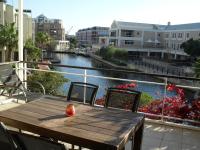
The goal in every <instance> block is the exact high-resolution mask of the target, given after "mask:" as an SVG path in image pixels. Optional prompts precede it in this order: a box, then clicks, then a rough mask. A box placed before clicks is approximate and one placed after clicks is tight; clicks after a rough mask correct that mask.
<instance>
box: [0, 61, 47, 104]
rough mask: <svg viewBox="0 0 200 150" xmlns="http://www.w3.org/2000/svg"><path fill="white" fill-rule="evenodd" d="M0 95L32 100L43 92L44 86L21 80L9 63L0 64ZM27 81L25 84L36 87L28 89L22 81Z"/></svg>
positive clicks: (35, 82) (26, 100)
mask: <svg viewBox="0 0 200 150" xmlns="http://www.w3.org/2000/svg"><path fill="white" fill-rule="evenodd" d="M0 70H1V71H0V95H4V96H8V97H10V98H16V99H17V102H18V99H21V100H25V102H28V101H32V100H35V99H38V98H40V97H41V96H42V95H44V94H45V89H44V86H43V85H42V84H41V83H39V82H37V81H34V82H31V83H29V82H27V81H21V80H20V78H19V77H18V75H17V74H16V71H15V69H13V67H12V66H11V65H9V64H3V65H0ZM25 82H27V86H28V87H29V86H31V87H33V85H34V87H37V88H34V90H33V88H32V90H29V89H28V88H25V86H24V83H25Z"/></svg>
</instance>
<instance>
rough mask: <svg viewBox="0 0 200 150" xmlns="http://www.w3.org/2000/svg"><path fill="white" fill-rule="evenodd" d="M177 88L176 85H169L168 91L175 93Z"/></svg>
mask: <svg viewBox="0 0 200 150" xmlns="http://www.w3.org/2000/svg"><path fill="white" fill-rule="evenodd" d="M175 88H176V85H174V84H168V85H167V91H174V90H175Z"/></svg>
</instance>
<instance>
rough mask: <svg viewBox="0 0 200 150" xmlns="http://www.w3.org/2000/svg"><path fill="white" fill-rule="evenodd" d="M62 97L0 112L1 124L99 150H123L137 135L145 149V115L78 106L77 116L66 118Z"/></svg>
mask: <svg viewBox="0 0 200 150" xmlns="http://www.w3.org/2000/svg"><path fill="white" fill-rule="evenodd" d="M62 99H63V98H60V97H50V96H45V97H44V98H42V99H40V100H36V101H33V102H29V103H26V104H23V105H20V106H18V107H15V108H12V109H8V110H5V111H2V112H0V121H2V122H4V123H5V124H6V125H9V126H12V127H16V128H18V129H22V130H26V131H30V132H33V133H36V134H39V135H43V136H46V137H52V138H55V139H58V140H61V141H65V142H68V143H71V144H75V145H79V146H82V147H86V148H91V149H97V150H120V149H123V148H124V146H125V144H126V143H127V141H128V140H129V139H130V137H131V136H132V135H134V149H136V150H139V149H140V148H141V142H142V134H143V126H144V115H142V114H138V113H132V112H128V111H123V110H118V109H105V108H101V107H91V106H88V105H83V104H79V103H75V102H73V103H74V105H75V109H76V115H75V116H73V117H66V116H65V108H66V105H67V103H69V102H66V101H63V100H62Z"/></svg>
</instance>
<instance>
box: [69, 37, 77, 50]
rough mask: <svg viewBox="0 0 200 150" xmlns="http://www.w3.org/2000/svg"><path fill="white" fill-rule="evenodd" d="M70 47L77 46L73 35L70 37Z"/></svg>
mask: <svg viewBox="0 0 200 150" xmlns="http://www.w3.org/2000/svg"><path fill="white" fill-rule="evenodd" d="M69 41H70V49H73V48H76V46H77V39H76V38H75V37H72V38H70V40H69Z"/></svg>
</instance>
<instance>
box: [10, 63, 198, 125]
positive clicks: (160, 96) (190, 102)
mask: <svg viewBox="0 0 200 150" xmlns="http://www.w3.org/2000/svg"><path fill="white" fill-rule="evenodd" d="M19 63H23V64H26V66H30V65H32V66H37V65H38V64H40V65H48V66H49V67H50V68H51V67H54V69H53V70H42V69H37V68H33V67H28V68H18V69H20V70H21V69H23V70H28V71H30V72H31V73H32V74H33V73H34V72H49V73H56V74H63V75H64V76H65V77H66V78H68V79H70V81H82V82H89V83H93V84H97V85H99V91H98V94H97V100H96V104H97V105H100V104H102V103H103V100H104V99H103V97H104V95H105V92H106V89H107V88H108V87H110V86H118V87H122V88H123V87H124V86H125V87H126V86H128V87H129V84H130V83H134V85H135V86H132V87H131V86H130V88H134V89H136V90H139V91H141V92H142V93H143V95H142V97H141V104H140V108H139V111H140V112H141V113H144V114H146V116H147V118H150V119H153V120H157V121H159V122H162V123H169V122H170V123H173V124H174V123H175V124H177V123H178V124H182V125H189V126H196V127H199V126H200V109H199V107H200V86H199V85H200V79H199V78H191V77H181V76H174V75H160V74H149V73H142V72H136V71H134V70H131V69H126V70H118V69H108V68H94V67H80V66H69V65H58V64H46V63H36V62H13V64H16V65H18V64H19ZM58 70H62V71H58ZM96 72H101V73H103V74H104V76H100V75H97V74H96ZM119 76H120V77H119ZM174 80H177V81H179V82H178V83H181V84H179V85H174V84H173V83H172V82H173V81H174ZM188 82H190V83H191V84H192V86H188V85H187V83H188ZM69 84H70V82H67V83H65V84H64V85H63V86H62V87H61V90H60V92H59V94H60V95H61V96H66V95H67V91H68V87H69ZM191 84H190V85H191ZM132 85H133V84H132ZM46 91H48V90H47V89H46ZM47 94H51V93H47Z"/></svg>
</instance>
